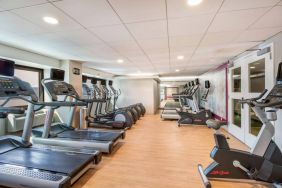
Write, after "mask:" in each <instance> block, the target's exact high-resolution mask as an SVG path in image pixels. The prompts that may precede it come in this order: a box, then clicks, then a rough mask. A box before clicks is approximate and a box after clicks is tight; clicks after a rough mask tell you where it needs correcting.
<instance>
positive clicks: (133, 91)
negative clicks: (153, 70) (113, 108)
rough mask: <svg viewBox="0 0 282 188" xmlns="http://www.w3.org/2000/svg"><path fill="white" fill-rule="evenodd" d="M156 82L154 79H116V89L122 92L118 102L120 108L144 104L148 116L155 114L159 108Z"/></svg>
mask: <svg viewBox="0 0 282 188" xmlns="http://www.w3.org/2000/svg"><path fill="white" fill-rule="evenodd" d="M157 86H158V84H156V81H155V80H154V79H115V80H114V87H115V88H117V89H118V88H119V89H120V90H121V92H122V94H121V95H120V97H119V98H118V101H117V106H118V107H124V106H128V105H131V104H135V103H139V102H141V103H143V104H144V106H145V108H146V112H147V113H148V114H154V113H155V112H156V109H157V108H158V106H157V105H158V104H156V102H155V100H157V98H158V97H157V96H156V92H157V90H158V89H157Z"/></svg>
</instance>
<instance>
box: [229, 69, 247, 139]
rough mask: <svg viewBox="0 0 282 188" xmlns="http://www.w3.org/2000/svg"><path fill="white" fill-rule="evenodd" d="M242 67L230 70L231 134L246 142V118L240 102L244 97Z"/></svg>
mask: <svg viewBox="0 0 282 188" xmlns="http://www.w3.org/2000/svg"><path fill="white" fill-rule="evenodd" d="M242 71H243V69H242V65H240V64H238V65H236V66H234V67H233V68H230V69H229V74H228V76H229V80H230V81H231V82H230V83H231V84H229V85H230V88H229V104H230V105H229V117H230V123H229V127H228V129H229V132H230V133H231V134H233V135H234V136H235V137H237V138H238V139H239V140H241V141H243V140H244V126H242V125H243V124H244V122H243V120H244V116H245V113H243V108H242V105H241V104H240V103H239V100H240V99H241V98H242V97H243V96H244V95H243V94H244V92H243V88H242V87H243V83H242V78H243V77H244V76H243V75H242Z"/></svg>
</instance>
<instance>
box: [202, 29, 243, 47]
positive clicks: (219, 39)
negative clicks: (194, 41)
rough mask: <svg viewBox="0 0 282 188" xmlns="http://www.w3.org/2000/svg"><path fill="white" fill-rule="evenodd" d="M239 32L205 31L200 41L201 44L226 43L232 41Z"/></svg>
mask: <svg viewBox="0 0 282 188" xmlns="http://www.w3.org/2000/svg"><path fill="white" fill-rule="evenodd" d="M239 34H240V32H239V31H235V32H230V31H229V32H216V33H207V34H206V36H205V37H204V39H203V40H202V42H201V45H203V46H207V45H217V44H228V43H230V42H232V41H234V39H235V37H237V36H239Z"/></svg>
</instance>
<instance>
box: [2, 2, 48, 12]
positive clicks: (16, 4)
mask: <svg viewBox="0 0 282 188" xmlns="http://www.w3.org/2000/svg"><path fill="white" fill-rule="evenodd" d="M47 2H48V1H47V0H0V5H1V8H2V9H4V10H10V9H15V8H21V7H28V6H33V5H39V4H43V3H47Z"/></svg>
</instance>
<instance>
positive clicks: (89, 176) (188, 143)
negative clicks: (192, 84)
mask: <svg viewBox="0 0 282 188" xmlns="http://www.w3.org/2000/svg"><path fill="white" fill-rule="evenodd" d="M229 143H230V145H231V146H232V147H235V148H238V149H247V148H246V147H245V146H244V145H243V144H241V143H240V142H238V141H236V139H235V138H233V137H231V139H230V140H229ZM213 146H214V138H213V131H212V130H210V129H208V128H206V127H202V126H185V127H181V128H178V127H177V124H176V122H175V121H161V120H160V117H159V115H147V116H146V117H143V118H142V120H140V121H138V123H137V124H136V125H135V126H134V128H132V129H131V130H129V131H127V136H126V138H125V140H124V143H122V144H120V145H119V148H118V150H117V151H116V152H115V153H114V154H112V155H111V156H105V157H104V158H103V161H102V162H101V163H100V164H99V165H98V166H97V167H96V168H95V169H94V170H90V171H88V172H87V173H86V174H85V175H84V176H83V177H82V178H81V179H80V180H79V181H78V182H77V183H76V184H75V185H74V186H73V187H75V188H79V187H83V188H194V187H195V188H198V187H203V185H202V181H201V178H200V176H199V174H198V170H197V165H198V163H201V164H203V165H204V166H207V165H208V164H209V163H210V162H211V159H210V158H209V153H210V151H211V149H212V148H213ZM212 184H213V187H234V188H235V187H236V188H237V187H241V188H245V187H246V188H247V187H253V188H254V187H256V188H259V187H265V186H262V185H259V184H242V183H230V182H215V181H213V182H212Z"/></svg>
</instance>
